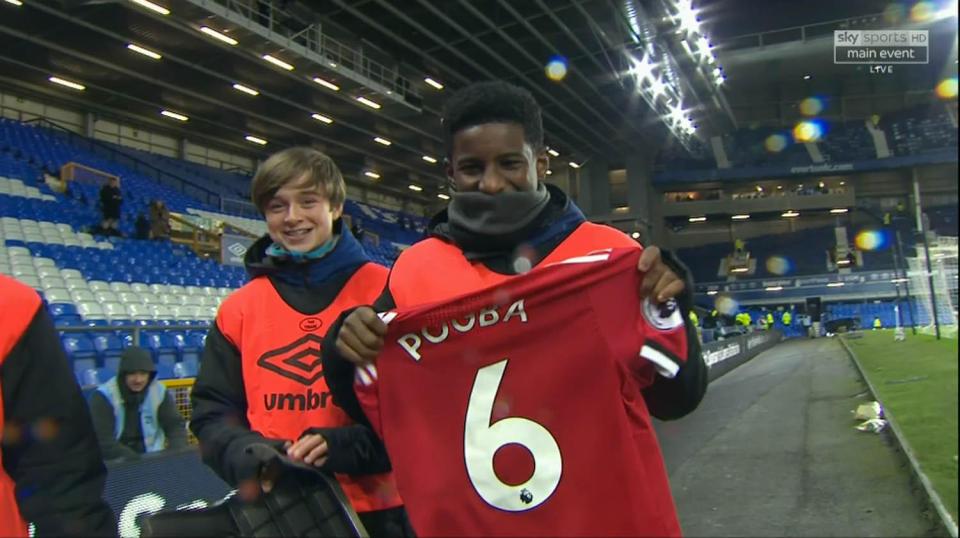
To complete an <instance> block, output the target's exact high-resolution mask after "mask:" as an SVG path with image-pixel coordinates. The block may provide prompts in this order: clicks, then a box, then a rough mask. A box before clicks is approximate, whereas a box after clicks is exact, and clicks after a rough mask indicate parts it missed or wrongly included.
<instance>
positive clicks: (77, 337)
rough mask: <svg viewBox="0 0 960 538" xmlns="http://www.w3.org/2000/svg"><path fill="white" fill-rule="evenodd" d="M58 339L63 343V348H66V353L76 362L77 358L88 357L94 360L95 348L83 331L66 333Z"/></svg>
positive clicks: (95, 356) (95, 355)
mask: <svg viewBox="0 0 960 538" xmlns="http://www.w3.org/2000/svg"><path fill="white" fill-rule="evenodd" d="M60 341H61V342H62V343H63V348H64V349H65V350H66V352H67V355H68V356H70V358H72V359H73V360H74V362H76V361H77V360H82V359H89V360H93V361H95V360H96V358H97V350H96V349H94V347H93V342H91V341H90V337H88V336H87V335H86V334H84V333H68V334H64V335H63V336H61V337H60Z"/></svg>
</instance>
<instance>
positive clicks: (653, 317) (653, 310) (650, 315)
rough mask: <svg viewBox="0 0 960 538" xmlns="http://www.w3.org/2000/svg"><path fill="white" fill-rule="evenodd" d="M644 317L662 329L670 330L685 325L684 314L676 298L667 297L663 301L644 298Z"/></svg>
mask: <svg viewBox="0 0 960 538" xmlns="http://www.w3.org/2000/svg"><path fill="white" fill-rule="evenodd" d="M641 308H642V309H643V317H644V319H646V320H647V323H649V324H650V325H652V326H653V327H655V328H657V329H659V330H661V331H669V330H672V329H676V328H677V327H679V326H681V325H683V315H681V314H680V307H679V305H677V301H676V299H667V300H666V301H664V302H662V303H657V302H655V301H651V300H650V299H649V298H646V299H644V300H643V306H642V307H641Z"/></svg>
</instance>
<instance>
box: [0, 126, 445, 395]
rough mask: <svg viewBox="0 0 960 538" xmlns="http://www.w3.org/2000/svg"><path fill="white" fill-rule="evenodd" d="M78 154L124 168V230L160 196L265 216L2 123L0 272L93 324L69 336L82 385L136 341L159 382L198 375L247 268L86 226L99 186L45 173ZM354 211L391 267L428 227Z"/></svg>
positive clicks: (210, 180) (252, 223)
mask: <svg viewBox="0 0 960 538" xmlns="http://www.w3.org/2000/svg"><path fill="white" fill-rule="evenodd" d="M91 147H93V146H92V145H91ZM114 151H120V152H122V153H124V154H126V155H130V156H133V157H134V158H136V159H137V160H138V161H142V162H145V163H147V164H149V165H151V166H153V167H155V168H158V169H161V170H164V171H167V172H170V173H173V174H175V175H177V176H179V177H183V178H186V179H188V180H190V181H191V182H194V183H196V184H197V185H199V186H200V187H202V188H204V189H211V190H216V191H217V192H223V193H225V194H227V195H232V196H237V197H244V198H245V197H246V190H247V189H248V186H249V178H247V177H244V176H241V175H238V174H234V173H230V172H223V171H219V170H215V169H212V168H209V167H205V166H201V165H198V164H195V163H187V162H185V161H179V160H176V159H171V158H168V157H162V156H156V155H152V154H148V153H144V152H139V151H136V150H130V149H128V148H119V149H118V148H114ZM105 155H106V154H105ZM71 161H74V162H79V163H82V164H86V165H88V166H91V167H94V168H96V169H98V170H102V171H105V172H109V173H113V174H116V175H119V176H121V178H122V180H121V181H122V184H121V188H122V190H123V193H124V212H123V218H122V219H121V222H122V224H121V231H122V232H123V233H124V234H125V235H130V234H131V232H132V223H133V221H134V220H135V216H136V214H137V213H138V212H140V211H144V210H145V209H146V207H147V204H148V203H149V201H150V200H152V199H162V200H164V202H165V203H166V204H167V206H168V207H170V208H171V210H173V211H178V212H184V213H187V214H192V215H195V216H196V217H197V218H208V219H214V220H223V221H227V222H229V223H230V224H232V225H234V226H237V227H239V228H242V229H247V230H250V231H251V232H253V233H255V234H257V235H260V234H263V233H266V229H265V226H264V223H263V221H262V220H259V219H250V218H244V217H242V216H239V215H231V214H226V213H224V212H222V211H220V210H218V209H217V208H213V207H209V206H206V205H204V204H203V203H201V202H199V201H197V200H195V199H192V198H190V197H189V196H187V195H185V194H184V193H182V192H179V191H178V190H176V189H174V188H171V187H169V186H165V185H162V184H159V183H158V182H157V181H155V180H154V179H151V178H149V177H146V176H144V175H142V174H140V173H138V172H137V171H135V170H131V169H129V168H127V167H125V166H123V165H120V164H118V163H116V162H111V161H110V160H109V159H107V158H105V156H104V155H101V154H100V153H98V152H94V151H92V150H90V149H88V148H86V147H81V145H78V144H76V143H74V142H73V141H72V139H71V138H70V137H68V136H66V135H63V134H61V133H58V132H55V131H52V130H49V129H45V128H41V127H37V126H34V125H25V124H20V123H17V122H12V121H9V120H5V119H0V273H4V274H10V275H13V276H15V277H16V278H17V279H19V280H20V281H22V282H24V283H26V284H27V285H30V286H33V287H34V288H36V289H37V291H38V292H39V293H40V294H41V296H42V297H43V298H44V300H45V302H46V303H47V305H48V309H49V311H50V314H51V316H52V317H53V319H54V322H55V324H56V325H57V326H58V327H60V328H88V329H87V330H85V331H79V332H78V331H71V332H64V333H63V335H62V336H63V337H62V342H63V344H64V346H65V349H66V350H67V353H68V355H69V357H70V358H71V361H72V362H73V365H74V372H75V374H76V376H77V380H78V382H79V383H80V384H81V385H84V386H90V385H93V384H96V383H100V382H103V381H105V380H106V379H109V378H110V376H112V375H115V374H116V371H117V365H118V361H119V357H120V354H121V352H122V350H123V348H125V347H127V346H130V345H134V344H137V345H141V346H143V347H146V348H147V349H149V350H150V351H151V353H152V354H153V356H154V359H155V361H156V362H157V366H158V373H159V375H160V377H161V378H169V377H190V376H194V375H196V373H197V371H198V367H199V360H200V356H201V351H202V348H203V342H204V339H205V337H206V327H207V326H208V325H209V323H210V322H211V321H212V319H213V318H214V316H215V315H216V310H217V308H218V306H219V304H220V302H221V301H222V300H223V298H224V297H226V295H227V294H229V293H230V291H232V290H233V289H235V288H237V287H240V286H242V285H243V283H244V282H245V281H246V274H245V271H244V270H243V269H242V268H239V267H227V266H223V265H220V264H219V263H217V262H216V261H213V260H205V259H201V258H199V257H197V256H196V255H195V254H194V253H193V252H192V251H191V250H189V249H188V248H186V247H184V246H180V245H174V244H172V243H169V242H159V241H139V240H131V239H122V238H110V239H109V240H103V239H102V238H100V239H98V238H95V237H93V236H92V235H90V234H88V233H85V232H84V231H83V230H85V229H88V228H89V227H91V226H93V225H95V224H97V223H98V222H99V220H100V214H99V209H98V203H99V202H98V199H99V197H98V191H99V186H97V185H93V184H87V185H85V184H82V183H76V182H74V183H72V184H71V189H70V191H71V192H70V194H69V195H63V194H54V193H53V192H51V191H50V189H49V188H48V187H47V185H46V184H45V183H44V182H43V174H42V172H43V171H44V170H45V171H48V172H53V173H56V171H57V170H59V168H60V166H61V165H63V164H65V163H67V162H71ZM345 212H346V213H347V214H349V215H351V216H353V217H354V218H356V219H358V221H359V223H360V225H361V227H362V228H363V229H364V231H365V232H368V233H366V234H365V236H366V237H365V238H364V240H363V241H362V244H363V246H364V248H365V249H366V250H367V252H368V253H369V255H370V256H371V258H373V259H374V261H377V262H378V263H381V264H384V265H392V263H393V260H395V259H396V257H397V255H398V254H399V250H400V248H402V247H403V246H405V245H409V244H412V243H414V242H416V241H417V240H418V239H419V238H420V237H421V236H422V234H423V232H424V230H425V227H426V220H425V219H423V218H421V217H414V216H411V215H408V214H405V213H402V212H398V211H392V210H388V209H383V208H379V207H375V206H372V205H369V204H365V203H362V202H352V201H348V202H347V204H346V208H345ZM374 234H375V235H376V240H374V238H373V235H374ZM132 326H146V327H153V328H155V327H158V326H160V327H170V328H169V329H166V330H163V331H160V330H157V329H152V330H144V331H141V332H140V340H139V341H138V342H134V333H133V331H132V330H131V327H132Z"/></svg>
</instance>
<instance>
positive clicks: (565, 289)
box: [355, 249, 687, 536]
mask: <svg viewBox="0 0 960 538" xmlns="http://www.w3.org/2000/svg"><path fill="white" fill-rule="evenodd" d="M639 253H640V250H639V249H617V250H608V251H602V252H600V253H597V254H594V255H588V256H583V257H580V258H573V259H570V260H566V261H564V262H561V263H557V264H552V265H549V266H546V267H542V268H537V269H534V270H533V271H531V272H529V273H527V274H525V275H521V276H517V277H514V278H511V279H509V280H507V281H506V282H505V283H504V284H501V285H499V286H495V287H493V288H489V289H486V290H482V291H479V292H476V293H472V294H469V295H465V296H461V297H458V298H455V299H451V300H449V301H445V302H442V303H437V304H432V305H425V306H422V307H415V308H412V309H409V310H406V311H397V312H388V313H385V314H382V316H383V317H384V319H385V321H387V322H388V328H389V330H388V334H387V336H386V345H385V346H384V349H383V351H382V352H381V354H380V356H379V358H378V362H377V366H376V367H372V366H371V367H367V368H358V369H357V382H356V384H355V391H356V393H357V396H358V398H359V400H360V403H361V405H362V406H363V408H364V411H365V412H366V414H367V416H368V417H369V418H370V420H371V423H372V424H373V426H374V428H375V429H376V430H377V432H378V433H379V434H380V436H381V437H382V438H383V440H384V442H385V444H386V446H387V451H388V452H389V454H390V458H391V461H392V462H393V468H394V473H395V476H396V479H397V484H398V487H399V490H400V495H401V497H402V498H403V499H404V502H405V504H406V507H407V510H408V513H409V516H410V519H411V521H412V523H413V527H414V529H415V530H416V532H417V534H418V535H419V536H455V535H459V536H463V535H483V536H493V535H500V536H505V535H509V536H519V535H527V536H543V535H550V536H556V535H593V536H598V535H606V536H610V535H625V536H627V535H628V536H641V535H642V536H655V535H656V536H663V535H672V536H675V535H679V534H680V527H679V524H678V522H677V518H676V510H675V508H674V505H673V499H672V497H671V494H670V487H669V484H668V481H667V475H666V471H665V469H664V465H663V459H662V456H661V453H660V447H659V445H658V443H657V439H656V436H655V434H654V431H653V428H652V426H651V423H650V416H649V413H648V412H647V408H646V405H645V404H644V401H643V397H642V395H641V390H642V389H643V388H644V387H646V386H648V385H649V384H650V383H651V382H652V381H653V376H654V375H656V372H657V371H659V372H660V373H661V374H662V375H668V376H670V375H674V374H675V373H676V371H677V370H678V368H679V365H680V364H682V361H683V360H684V358H685V357H686V354H687V350H686V347H687V343H686V336H685V331H684V327H683V319H682V316H681V314H680V313H679V311H678V309H677V308H676V305H675V304H669V305H666V306H663V307H656V306H653V305H652V304H651V303H647V302H645V301H641V300H640V299H638V289H639V286H640V282H641V276H642V275H640V274H638V272H637V269H636V267H637V261H638V258H639Z"/></svg>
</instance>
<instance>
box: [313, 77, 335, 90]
mask: <svg viewBox="0 0 960 538" xmlns="http://www.w3.org/2000/svg"><path fill="white" fill-rule="evenodd" d="M313 81H314V82H316V83H317V84H319V85H321V86H323V87H324V88H326V89H328V90H333V91H335V92H338V91H340V86H337V85H336V84H334V83H332V82H330V81H329V80H324V79H322V78H320V77H313Z"/></svg>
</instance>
